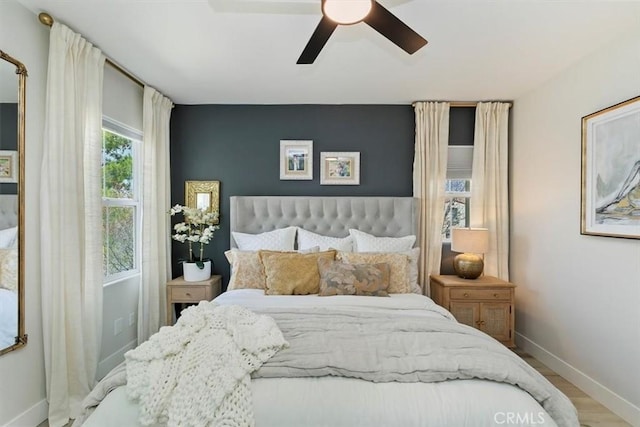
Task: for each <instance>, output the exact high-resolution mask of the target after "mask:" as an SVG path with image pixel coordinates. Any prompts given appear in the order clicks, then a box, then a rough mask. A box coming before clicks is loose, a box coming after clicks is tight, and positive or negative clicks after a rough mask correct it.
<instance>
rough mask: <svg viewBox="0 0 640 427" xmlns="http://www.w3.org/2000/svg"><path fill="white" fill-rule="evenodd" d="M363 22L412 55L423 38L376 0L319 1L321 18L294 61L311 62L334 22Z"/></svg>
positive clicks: (336, 24)
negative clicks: (320, 3) (298, 56)
mask: <svg viewBox="0 0 640 427" xmlns="http://www.w3.org/2000/svg"><path fill="white" fill-rule="evenodd" d="M363 21H364V22H365V23H366V24H368V25H369V26H370V27H372V28H373V29H374V30H376V31H377V32H379V33H380V34H382V35H383V36H385V37H386V38H388V39H389V40H390V41H392V42H393V43H395V44H396V45H398V47H400V48H401V49H403V50H404V51H405V52H407V53H408V54H413V53H414V52H416V51H417V50H418V49H420V48H421V47H422V46H424V45H426V44H427V41H426V40H425V39H424V38H423V37H422V36H420V34H418V33H416V32H415V31H413V30H412V29H411V28H409V26H407V24H405V23H404V22H402V21H401V20H400V19H398V18H397V17H396V16H395V15H394V14H392V13H391V12H389V11H388V10H387V9H385V8H384V7H383V6H382V5H381V4H380V3H378V2H377V1H376V0H322V19H321V20H320V23H319V24H318V26H317V27H316V30H315V31H314V32H313V34H312V35H311V39H310V40H309V42H308V43H307V45H306V46H305V48H304V50H303V51H302V54H301V55H300V58H298V62H297V63H298V64H313V62H314V61H315V60H316V58H317V57H318V55H319V54H320V51H321V50H322V48H323V47H324V45H325V44H326V43H327V41H328V40H329V37H331V34H333V32H334V30H335V29H336V28H337V27H338V25H352V24H357V23H359V22H363Z"/></svg>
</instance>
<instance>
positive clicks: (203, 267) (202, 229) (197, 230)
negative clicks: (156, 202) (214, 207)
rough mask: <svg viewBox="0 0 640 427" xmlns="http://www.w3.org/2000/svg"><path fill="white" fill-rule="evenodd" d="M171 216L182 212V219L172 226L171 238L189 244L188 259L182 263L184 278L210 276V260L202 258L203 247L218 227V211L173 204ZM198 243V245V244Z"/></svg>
mask: <svg viewBox="0 0 640 427" xmlns="http://www.w3.org/2000/svg"><path fill="white" fill-rule="evenodd" d="M170 212H171V216H175V215H177V214H182V215H183V216H184V221H183V222H179V223H177V224H175V225H174V226H173V231H174V232H175V234H173V235H171V238H172V239H173V240H176V241H178V242H180V243H187V245H188V246H189V260H188V261H185V262H184V263H183V264H182V265H183V270H184V274H183V276H184V280H185V281H187V282H199V281H202V280H207V279H209V278H210V277H211V260H209V259H205V258H204V247H205V245H207V244H209V243H210V242H211V240H212V239H213V233H214V232H215V231H216V230H218V229H219V228H220V227H219V226H218V225H216V224H215V223H217V222H218V212H207V210H205V209H197V208H190V207H188V206H182V205H175V206H174V207H172V208H171V211H170ZM198 245H199V246H198Z"/></svg>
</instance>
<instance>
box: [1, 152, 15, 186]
mask: <svg viewBox="0 0 640 427" xmlns="http://www.w3.org/2000/svg"><path fill="white" fill-rule="evenodd" d="M17 162H18V152H17V151H11V150H0V182H18V167H17V166H18V163H17Z"/></svg>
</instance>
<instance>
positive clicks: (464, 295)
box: [450, 289, 511, 301]
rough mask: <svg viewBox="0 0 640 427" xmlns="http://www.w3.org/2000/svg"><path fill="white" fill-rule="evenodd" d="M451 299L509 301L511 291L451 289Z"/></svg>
mask: <svg viewBox="0 0 640 427" xmlns="http://www.w3.org/2000/svg"><path fill="white" fill-rule="evenodd" d="M450 295H451V299H457V300H466V299H468V300H495V301H509V300H510V299H511V290H509V289H451V294H450Z"/></svg>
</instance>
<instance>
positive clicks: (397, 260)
mask: <svg viewBox="0 0 640 427" xmlns="http://www.w3.org/2000/svg"><path fill="white" fill-rule="evenodd" d="M336 259H338V260H340V261H344V262H348V263H351V264H380V263H386V264H389V269H390V270H391V271H390V278H389V288H388V289H387V292H389V293H390V294H408V293H411V290H412V286H411V269H410V262H411V259H410V257H409V255H405V254H403V253H383V252H338V255H337V256H336Z"/></svg>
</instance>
